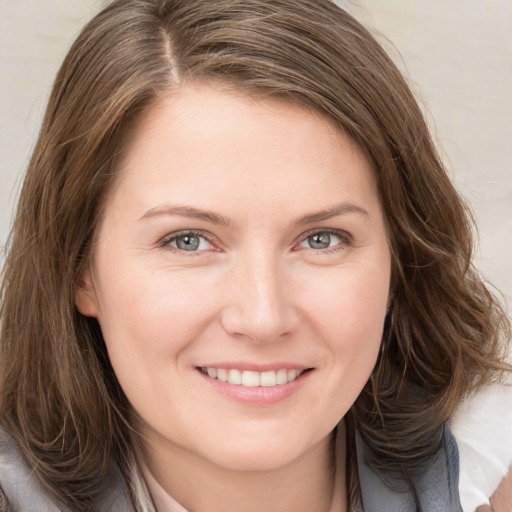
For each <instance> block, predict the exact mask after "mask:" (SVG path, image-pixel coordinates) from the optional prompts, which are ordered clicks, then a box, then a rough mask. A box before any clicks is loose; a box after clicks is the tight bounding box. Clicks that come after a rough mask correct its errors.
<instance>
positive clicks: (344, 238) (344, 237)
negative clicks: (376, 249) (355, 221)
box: [294, 229, 354, 255]
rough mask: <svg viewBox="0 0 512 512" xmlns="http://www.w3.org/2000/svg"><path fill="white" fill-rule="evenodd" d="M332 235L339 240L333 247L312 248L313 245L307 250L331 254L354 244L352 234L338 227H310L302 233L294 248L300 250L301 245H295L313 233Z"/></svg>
mask: <svg viewBox="0 0 512 512" xmlns="http://www.w3.org/2000/svg"><path fill="white" fill-rule="evenodd" d="M323 234H328V235H333V236H336V237H338V238H339V239H340V242H339V243H337V244H336V245H334V246H333V247H327V248H325V249H314V248H313V247H309V250H312V251H315V253H316V254H319V255H325V254H331V253H333V252H336V251H340V250H343V249H345V248H347V247H351V246H353V245H354V240H353V237H352V235H350V234H349V233H347V232H346V231H342V230H339V229H312V230H310V231H307V232H306V233H303V234H302V235H301V236H300V238H299V241H298V243H297V244H296V245H295V248H294V250H300V249H301V247H297V246H298V245H300V244H302V243H304V242H305V241H306V240H307V239H308V238H309V237H311V236H314V235H323Z"/></svg>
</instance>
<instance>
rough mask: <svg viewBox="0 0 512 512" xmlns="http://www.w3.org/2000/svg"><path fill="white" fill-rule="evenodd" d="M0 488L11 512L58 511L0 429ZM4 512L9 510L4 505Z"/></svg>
mask: <svg viewBox="0 0 512 512" xmlns="http://www.w3.org/2000/svg"><path fill="white" fill-rule="evenodd" d="M0 487H1V488H2V490H3V494H4V501H5V502H6V503H8V504H9V505H10V507H11V508H12V510H16V511H20V512H22V511H25V510H38V511H40V512H59V510H61V509H59V508H58V507H57V506H56V505H55V504H54V503H52V501H51V499H50V498H49V497H48V495H47V494H46V493H45V492H44V490H43V488H42V487H41V484H40V482H39V480H38V479H37V477H36V475H35V474H34V472H33V471H31V469H30V468H29V467H28V465H27V464H26V463H25V461H24V459H23V457H22V455H21V453H20V451H19V450H18V447H17V446H16V443H15V442H14V440H13V439H12V437H11V436H10V435H9V434H7V432H5V431H4V430H2V429H0ZM5 510H9V508H7V505H5Z"/></svg>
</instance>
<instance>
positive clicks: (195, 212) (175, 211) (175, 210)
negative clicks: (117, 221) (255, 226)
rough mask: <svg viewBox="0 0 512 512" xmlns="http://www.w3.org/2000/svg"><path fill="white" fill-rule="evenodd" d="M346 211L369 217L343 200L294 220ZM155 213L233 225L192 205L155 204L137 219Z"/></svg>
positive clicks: (310, 220) (303, 221)
mask: <svg viewBox="0 0 512 512" xmlns="http://www.w3.org/2000/svg"><path fill="white" fill-rule="evenodd" d="M347 213H358V214H361V215H364V216H365V217H369V214H368V212H367V211H366V210H365V209H364V208H361V207H360V206H358V205H356V204H354V203H350V202H344V203H341V204H338V205H336V206H333V207H332V208H327V209H325V210H321V211H319V212H315V213H310V214H307V215H304V216H303V217H301V218H300V219H299V220H298V221H297V222H296V224H297V225H299V226H303V225H306V224H313V223H315V222H321V221H323V220H327V219H330V218H332V217H337V216H338V215H344V214H347ZM157 215H179V216H181V217H188V218H191V219H199V220H204V221H207V222H210V223H211V224H215V225H219V226H233V222H232V221H231V220H230V219H228V218H227V217H224V216H223V215H219V214H218V213H214V212H210V211H208V210H200V209H199V208H194V207H193V206H172V205H164V206H157V207H156V208H152V209H151V210H148V211H147V212H146V213H145V214H144V215H143V216H142V217H141V218H140V219H139V221H142V220H146V219H148V218H151V217H155V216H157Z"/></svg>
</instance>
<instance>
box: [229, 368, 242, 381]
mask: <svg viewBox="0 0 512 512" xmlns="http://www.w3.org/2000/svg"><path fill="white" fill-rule="evenodd" d="M228 382H229V383H230V384H242V372H241V371H240V370H229V371H228Z"/></svg>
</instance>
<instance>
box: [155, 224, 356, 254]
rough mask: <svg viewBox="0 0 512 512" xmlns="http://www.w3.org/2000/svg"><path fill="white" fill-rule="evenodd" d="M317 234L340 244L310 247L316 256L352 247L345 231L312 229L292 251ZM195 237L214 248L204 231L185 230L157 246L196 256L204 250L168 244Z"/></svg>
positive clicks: (172, 234)
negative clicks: (187, 249)
mask: <svg viewBox="0 0 512 512" xmlns="http://www.w3.org/2000/svg"><path fill="white" fill-rule="evenodd" d="M319 234H328V235H333V236H336V237H338V238H339V239H340V242H339V243H338V244H336V245H334V246H333V247H327V248H325V249H314V248H312V247H309V250H313V251H315V253H317V254H331V253H332V252H336V251H339V250H342V249H343V248H346V247H350V246H352V245H353V238H352V236H351V235H350V234H349V233H347V232H346V231H341V230H337V229H312V230H310V231H307V232H306V233H303V234H302V235H300V237H299V238H298V239H297V241H296V242H294V248H293V250H294V251H298V250H300V249H301V247H300V244H302V243H303V242H305V241H306V240H307V239H308V238H309V237H311V236H314V235H319ZM187 236H189V237H196V238H202V239H203V240H206V241H207V242H208V243H209V244H210V245H212V246H215V245H216V244H215V243H214V242H213V237H212V236H211V235H209V234H206V233H205V232H204V231H196V230H193V229H191V230H186V231H178V232H176V233H171V234H169V235H167V236H165V237H164V238H162V239H161V241H160V242H159V245H160V246H161V247H165V248H168V249H170V250H172V251H173V252H176V253H179V254H186V253H188V254H187V256H198V255H199V254H201V253H202V252H204V250H192V251H186V250H184V249H180V248H178V247H172V246H171V245H170V244H171V243H172V242H174V241H176V240H178V239H180V238H184V237H187Z"/></svg>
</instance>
